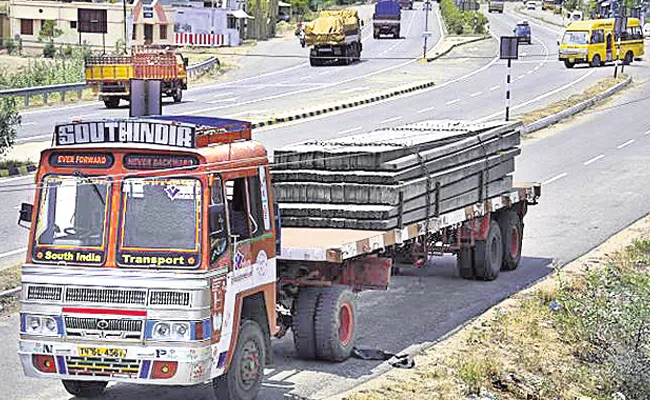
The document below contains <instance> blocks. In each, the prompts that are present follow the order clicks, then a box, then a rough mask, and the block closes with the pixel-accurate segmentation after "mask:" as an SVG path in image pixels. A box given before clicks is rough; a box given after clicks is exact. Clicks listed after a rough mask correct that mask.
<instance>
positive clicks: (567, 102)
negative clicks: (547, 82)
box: [517, 75, 627, 124]
mask: <svg viewBox="0 0 650 400" xmlns="http://www.w3.org/2000/svg"><path fill="white" fill-rule="evenodd" d="M625 79H627V75H619V77H618V78H616V79H614V78H604V79H601V80H600V81H598V82H597V83H596V84H594V85H593V86H591V87H589V88H587V89H586V90H585V91H584V92H582V93H580V94H574V95H572V96H571V97H569V98H567V99H564V100H560V101H557V102H555V103H552V104H549V105H548V106H546V107H543V108H540V109H537V110H533V111H530V112H527V113H525V114H522V115H518V116H517V119H520V120H522V121H523V122H524V124H530V123H531V122H535V121H538V120H540V119H542V118H545V117H548V116H550V115H553V114H557V113H558V112H560V111H562V110H565V109H567V108H569V107H573V106H575V105H577V104H579V103H582V102H583V101H586V100H588V99H590V98H592V97H595V96H597V95H599V94H601V93H603V92H604V91H606V90H607V89H609V88H611V87H613V86H614V85H616V84H618V83H621V82H623V81H624V80H625Z"/></svg>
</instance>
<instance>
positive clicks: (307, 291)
mask: <svg viewBox="0 0 650 400" xmlns="http://www.w3.org/2000/svg"><path fill="white" fill-rule="evenodd" d="M320 295H321V291H320V289H319V288H312V287H304V288H301V289H300V293H298V303H297V305H296V308H295V314H294V315H293V318H292V323H291V331H292V332H293V343H294V345H295V346H296V352H297V353H298V357H300V358H304V359H306V360H313V359H315V358H316V336H315V333H314V315H315V314H316V306H317V304H318V300H319V297H320Z"/></svg>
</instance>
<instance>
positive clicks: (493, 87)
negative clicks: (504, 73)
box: [490, 85, 499, 91]
mask: <svg viewBox="0 0 650 400" xmlns="http://www.w3.org/2000/svg"><path fill="white" fill-rule="evenodd" d="M498 88H499V85H496V86H492V87H491V88H490V91H493V90H497V89H498Z"/></svg>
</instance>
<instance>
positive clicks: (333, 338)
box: [314, 285, 356, 362]
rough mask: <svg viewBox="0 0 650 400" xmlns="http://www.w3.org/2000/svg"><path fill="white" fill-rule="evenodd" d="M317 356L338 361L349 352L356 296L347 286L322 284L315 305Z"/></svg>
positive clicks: (346, 356)
mask: <svg viewBox="0 0 650 400" xmlns="http://www.w3.org/2000/svg"><path fill="white" fill-rule="evenodd" d="M314 327H315V330H316V356H317V357H318V358H319V359H321V360H326V361H335V362H340V361H344V360H347V359H348V358H349V357H350V354H352V348H353V347H354V341H355V328H356V299H355V297H354V294H353V293H352V291H351V290H350V289H349V288H348V287H347V286H342V285H334V286H331V287H328V288H323V289H322V293H321V295H320V297H319V299H318V304H317V305H316V315H315V318H314Z"/></svg>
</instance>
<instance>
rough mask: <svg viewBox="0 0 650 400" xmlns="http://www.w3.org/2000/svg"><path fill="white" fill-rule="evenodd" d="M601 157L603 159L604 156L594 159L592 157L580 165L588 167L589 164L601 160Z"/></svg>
mask: <svg viewBox="0 0 650 400" xmlns="http://www.w3.org/2000/svg"><path fill="white" fill-rule="evenodd" d="M603 157H605V155H604V154H601V155H599V156H596V157H594V158H591V159H589V160H587V161H585V162H584V163H582V165H589V164H591V163H594V162H596V161H598V160H600V159H601V158H603Z"/></svg>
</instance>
